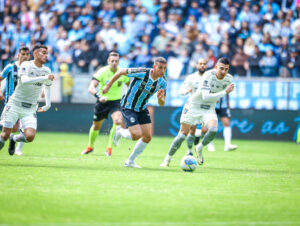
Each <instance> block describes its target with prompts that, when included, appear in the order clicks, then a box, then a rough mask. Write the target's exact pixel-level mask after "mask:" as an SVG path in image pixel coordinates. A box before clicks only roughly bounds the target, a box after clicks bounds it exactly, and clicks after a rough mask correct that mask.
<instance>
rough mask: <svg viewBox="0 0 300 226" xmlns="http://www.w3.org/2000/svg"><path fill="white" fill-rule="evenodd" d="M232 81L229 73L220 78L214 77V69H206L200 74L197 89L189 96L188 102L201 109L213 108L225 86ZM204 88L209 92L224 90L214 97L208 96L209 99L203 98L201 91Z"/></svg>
mask: <svg viewBox="0 0 300 226" xmlns="http://www.w3.org/2000/svg"><path fill="white" fill-rule="evenodd" d="M232 81H233V77H232V75H230V74H227V75H226V76H225V77H224V78H223V79H222V80H220V79H218V78H217V77H216V70H215V69H212V70H209V71H206V72H205V73H204V75H203V76H202V79H201V82H200V84H199V86H198V89H197V91H196V92H195V93H194V94H193V95H192V96H191V97H190V98H189V101H188V104H189V105H191V106H193V105H197V106H199V105H200V107H201V108H203V109H208V108H209V109H214V108H215V105H216V102H217V101H218V100H219V98H220V97H222V96H224V95H225V94H226V93H225V91H224V90H225V88H226V87H227V86H228V85H229V84H231V83H232ZM203 90H206V91H209V93H211V94H212V93H218V92H221V91H224V93H223V94H222V95H220V96H219V97H216V98H210V99H209V100H203V97H202V91H203Z"/></svg>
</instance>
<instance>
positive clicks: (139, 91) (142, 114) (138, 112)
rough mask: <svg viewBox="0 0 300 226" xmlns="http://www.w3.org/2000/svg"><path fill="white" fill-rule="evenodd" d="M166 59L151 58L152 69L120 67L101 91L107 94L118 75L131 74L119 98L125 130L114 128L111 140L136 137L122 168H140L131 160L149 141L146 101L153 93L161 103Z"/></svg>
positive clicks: (149, 124) (163, 97)
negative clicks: (135, 141) (127, 86)
mask: <svg viewBox="0 0 300 226" xmlns="http://www.w3.org/2000/svg"><path fill="white" fill-rule="evenodd" d="M166 68H167V61H166V60H165V59H164V58H163V57H157V58H156V59H155V60H154V64H153V68H128V69H120V70H119V71H117V72H116V74H115V75H114V76H113V77H112V79H111V80H110V81H108V82H107V84H106V86H105V87H104V88H103V90H102V92H103V93H107V92H108V90H109V89H110V87H111V85H112V84H113V83H114V82H115V81H116V80H117V79H118V78H119V77H121V76H122V75H126V76H128V77H132V78H133V80H132V81H131V83H130V85H129V88H128V90H127V93H126V94H125V95H124V96H123V98H122V100H121V111H122V115H123V118H124V121H125V124H126V127H128V130H127V129H123V128H121V127H117V128H116V133H115V136H114V143H115V144H117V143H118V141H119V140H120V138H121V137H125V138H128V139H132V140H138V142H137V143H136V145H135V147H134V149H133V151H132V153H131V155H130V156H129V158H128V160H127V161H125V163H124V166H125V167H135V168H140V166H138V165H137V164H136V163H135V159H136V158H137V157H138V156H139V155H140V154H141V153H142V152H143V150H144V149H145V148H146V146H147V144H148V143H149V142H150V140H151V136H152V134H151V119H150V115H149V112H148V110H147V108H146V104H147V102H148V101H149V99H150V98H151V97H152V96H153V95H154V94H155V93H157V98H158V104H159V105H160V106H163V105H164V104H165V97H166V86H167V81H166V79H165V78H164V74H165V71H166Z"/></svg>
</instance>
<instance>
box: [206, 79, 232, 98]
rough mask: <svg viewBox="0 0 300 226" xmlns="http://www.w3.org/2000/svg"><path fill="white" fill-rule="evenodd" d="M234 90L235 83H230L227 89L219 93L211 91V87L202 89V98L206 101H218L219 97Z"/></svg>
mask: <svg viewBox="0 0 300 226" xmlns="http://www.w3.org/2000/svg"><path fill="white" fill-rule="evenodd" d="M233 90H234V84H233V83H232V84H230V85H228V86H227V87H226V88H225V90H223V91H220V92H217V93H210V90H209V89H202V99H203V100H205V101H216V102H217V100H219V98H221V97H223V96H225V95H226V94H228V93H230V92H232V91H233Z"/></svg>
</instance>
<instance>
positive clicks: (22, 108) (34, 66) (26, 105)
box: [0, 44, 54, 155]
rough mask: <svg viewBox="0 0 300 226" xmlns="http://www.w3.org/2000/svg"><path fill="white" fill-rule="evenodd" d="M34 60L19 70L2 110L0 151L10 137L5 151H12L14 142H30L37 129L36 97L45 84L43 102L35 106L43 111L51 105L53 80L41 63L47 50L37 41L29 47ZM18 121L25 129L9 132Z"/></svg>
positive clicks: (25, 63)
mask: <svg viewBox="0 0 300 226" xmlns="http://www.w3.org/2000/svg"><path fill="white" fill-rule="evenodd" d="M32 53H33V57H34V59H33V60H32V61H26V62H24V63H23V64H22V65H21V67H20V69H19V72H18V79H19V81H18V85H17V87H16V89H15V91H14V93H13V95H12V96H11V98H10V99H9V101H8V103H7V104H6V106H5V108H4V109H3V112H2V116H1V123H2V133H1V135H0V150H1V149H2V148H3V146H4V143H5V141H6V140H7V139H8V138H9V141H10V143H9V148H8V152H9V154H10V155H13V154H14V151H15V143H16V142H25V143H26V142H32V141H33V139H34V137H35V134H36V128H37V118H36V110H37V106H38V98H39V97H40V94H41V92H42V88H43V86H44V92H45V102H46V105H45V106H43V107H40V108H38V110H37V111H38V112H45V111H47V110H48V109H49V108H50V106H51V100H50V86H51V83H52V81H53V79H54V75H52V74H51V70H50V69H49V68H48V67H46V66H44V64H45V63H46V62H47V57H48V49H47V47H46V46H44V45H40V44H37V45H35V46H34V47H33V49H32ZM18 120H19V121H20V123H21V124H22V128H23V129H24V132H21V133H20V134H18V135H14V134H11V132H12V128H13V126H14V125H15V123H16V122H17V121H18Z"/></svg>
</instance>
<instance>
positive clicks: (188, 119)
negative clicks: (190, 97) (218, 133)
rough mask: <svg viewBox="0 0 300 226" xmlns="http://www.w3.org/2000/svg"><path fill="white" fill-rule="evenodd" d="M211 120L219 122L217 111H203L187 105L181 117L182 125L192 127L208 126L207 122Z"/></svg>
mask: <svg viewBox="0 0 300 226" xmlns="http://www.w3.org/2000/svg"><path fill="white" fill-rule="evenodd" d="M210 120H216V121H218V117H217V114H216V111H215V109H201V108H200V107H199V106H197V107H193V106H189V105H185V106H184V108H183V110H182V113H181V117H180V123H185V124H188V125H192V126H193V125H196V124H201V126H206V124H207V122H208V121H210Z"/></svg>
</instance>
